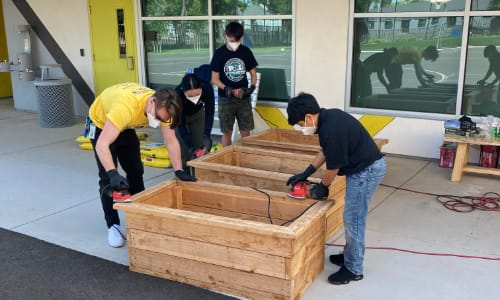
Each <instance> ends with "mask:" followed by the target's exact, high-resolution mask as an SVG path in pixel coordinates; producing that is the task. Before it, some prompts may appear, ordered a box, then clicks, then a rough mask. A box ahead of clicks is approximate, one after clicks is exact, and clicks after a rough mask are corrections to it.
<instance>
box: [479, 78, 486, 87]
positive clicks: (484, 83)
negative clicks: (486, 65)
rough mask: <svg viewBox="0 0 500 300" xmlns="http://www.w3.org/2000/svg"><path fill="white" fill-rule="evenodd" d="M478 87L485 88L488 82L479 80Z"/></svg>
mask: <svg viewBox="0 0 500 300" xmlns="http://www.w3.org/2000/svg"><path fill="white" fill-rule="evenodd" d="M477 85H478V86H484V85H486V80H482V79H481V80H478V82H477Z"/></svg>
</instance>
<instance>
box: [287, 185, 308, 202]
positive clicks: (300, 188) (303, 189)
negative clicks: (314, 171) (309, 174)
mask: <svg viewBox="0 0 500 300" xmlns="http://www.w3.org/2000/svg"><path fill="white" fill-rule="evenodd" d="M308 185H309V182H308V181H299V182H297V183H295V184H294V185H292V188H291V189H290V191H289V192H288V197H291V198H295V199H305V198H307V197H308V196H309V190H308V189H307V186H308Z"/></svg>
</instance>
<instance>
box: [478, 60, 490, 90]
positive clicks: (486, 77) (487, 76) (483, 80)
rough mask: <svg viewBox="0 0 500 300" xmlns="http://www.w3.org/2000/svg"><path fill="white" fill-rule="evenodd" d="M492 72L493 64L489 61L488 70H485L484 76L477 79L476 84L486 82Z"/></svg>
mask: <svg viewBox="0 0 500 300" xmlns="http://www.w3.org/2000/svg"><path fill="white" fill-rule="evenodd" d="M492 73H493V64H492V63H491V61H490V66H489V67H488V72H486V75H484V78H483V79H481V80H479V81H478V82H477V84H478V85H484V84H485V83H486V80H488V78H490V76H491V74H492Z"/></svg>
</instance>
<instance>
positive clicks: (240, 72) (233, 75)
mask: <svg viewBox="0 0 500 300" xmlns="http://www.w3.org/2000/svg"><path fill="white" fill-rule="evenodd" d="M224 74H225V75H226V77H227V78H228V79H229V80H231V81H232V82H238V81H240V80H241V79H243V76H246V75H245V74H246V69H245V63H244V62H243V60H241V59H239V58H231V59H229V60H228V61H227V62H226V64H225V65H224Z"/></svg>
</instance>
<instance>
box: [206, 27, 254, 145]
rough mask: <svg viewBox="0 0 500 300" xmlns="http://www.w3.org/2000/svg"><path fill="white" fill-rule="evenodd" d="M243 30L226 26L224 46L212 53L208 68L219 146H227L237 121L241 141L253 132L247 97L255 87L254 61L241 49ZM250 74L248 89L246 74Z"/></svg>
mask: <svg viewBox="0 0 500 300" xmlns="http://www.w3.org/2000/svg"><path fill="white" fill-rule="evenodd" d="M243 33H244V31H243V26H242V25H241V24H240V23H238V22H231V23H229V24H227V26H226V30H225V32H224V36H225V38H226V41H227V43H226V44H225V45H224V46H222V47H220V48H218V49H217V50H215V53H214V56H213V58H212V62H211V63H210V66H211V67H212V83H213V84H215V85H217V87H218V88H219V121H220V128H221V131H222V133H223V136H222V146H224V147H225V146H228V145H230V144H231V136H232V134H233V125H234V121H235V119H237V120H238V127H239V129H240V134H241V137H246V136H249V135H250V131H251V130H252V129H254V121H253V113H252V105H251V102H250V95H251V94H252V93H253V91H254V90H255V85H256V84H257V71H256V67H257V65H258V64H257V61H256V60H255V57H254V56H253V53H252V51H251V50H250V49H249V48H248V47H246V46H244V45H241V41H242V37H243ZM247 72H250V76H251V84H250V87H249V84H248V80H247V76H246V73H247Z"/></svg>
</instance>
